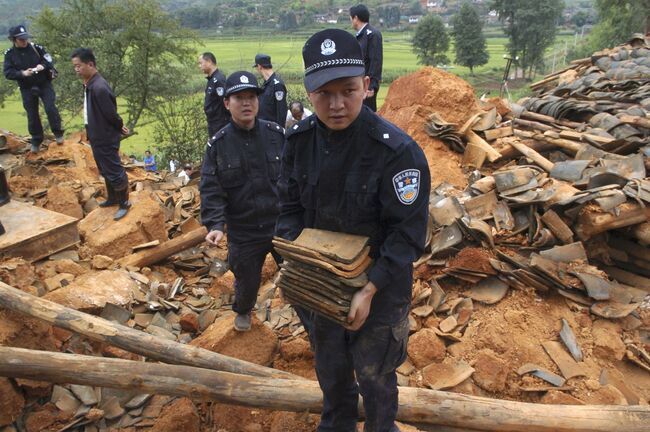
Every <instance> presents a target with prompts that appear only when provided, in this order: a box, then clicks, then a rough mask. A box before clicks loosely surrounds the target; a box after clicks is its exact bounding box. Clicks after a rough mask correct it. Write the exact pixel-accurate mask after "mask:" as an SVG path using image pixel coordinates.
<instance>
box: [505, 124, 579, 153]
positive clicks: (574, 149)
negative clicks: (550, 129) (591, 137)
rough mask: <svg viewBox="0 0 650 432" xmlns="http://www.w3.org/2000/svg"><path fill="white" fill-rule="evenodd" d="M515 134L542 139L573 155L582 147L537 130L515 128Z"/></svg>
mask: <svg viewBox="0 0 650 432" xmlns="http://www.w3.org/2000/svg"><path fill="white" fill-rule="evenodd" d="M515 135H516V136H519V137H523V138H530V139H534V140H537V141H544V142H546V143H548V144H552V145H554V146H556V147H560V148H562V149H564V150H568V151H569V152H571V153H572V154H574V155H575V154H576V153H578V151H579V150H580V149H581V148H582V144H579V143H577V142H575V141H571V140H567V139H561V138H552V137H549V136H546V135H544V134H541V133H538V132H530V131H524V130H521V129H515Z"/></svg>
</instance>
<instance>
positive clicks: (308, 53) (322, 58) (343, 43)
mask: <svg viewBox="0 0 650 432" xmlns="http://www.w3.org/2000/svg"><path fill="white" fill-rule="evenodd" d="M302 59H303V61H304V63H305V88H306V89H307V91H308V92H313V91H314V90H316V89H318V88H319V87H322V86H323V85H325V84H327V83H328V82H330V81H333V80H335V79H339V78H348V77H355V76H361V75H364V74H365V68H364V65H363V56H362V54H361V47H360V46H359V42H357V39H356V38H355V37H354V36H352V35H351V34H350V33H348V32H346V31H345V30H339V29H327V30H323V31H319V32H318V33H316V34H314V35H313V36H312V37H310V38H309V39H308V40H307V42H305V46H304V47H303V48H302Z"/></svg>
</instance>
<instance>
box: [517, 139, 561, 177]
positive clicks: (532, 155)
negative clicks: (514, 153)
mask: <svg viewBox="0 0 650 432" xmlns="http://www.w3.org/2000/svg"><path fill="white" fill-rule="evenodd" d="M510 145H511V146H513V147H514V148H516V149H517V150H518V151H519V152H520V153H521V154H523V155H524V156H526V157H527V158H528V159H530V160H532V161H533V162H535V163H536V164H537V165H539V166H540V167H542V168H543V169H544V171H546V172H551V170H552V169H553V167H554V166H555V164H554V163H553V162H551V161H550V160H548V159H546V158H545V157H544V156H542V155H541V154H539V153H537V152H536V151H535V150H533V149H532V148H530V147H528V146H527V145H526V144H524V143H520V142H516V141H513V142H511V143H510Z"/></svg>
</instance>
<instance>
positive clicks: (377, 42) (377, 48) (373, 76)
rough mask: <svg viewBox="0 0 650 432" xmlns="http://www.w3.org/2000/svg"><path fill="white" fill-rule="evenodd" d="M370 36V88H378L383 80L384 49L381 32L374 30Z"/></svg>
mask: <svg viewBox="0 0 650 432" xmlns="http://www.w3.org/2000/svg"><path fill="white" fill-rule="evenodd" d="M369 36H370V37H369V38H368V52H369V53H370V56H369V61H370V65H369V68H368V71H369V75H370V89H371V90H377V89H378V88H379V83H380V82H381V69H382V65H383V62H384V49H383V42H382V38H381V33H379V32H373V33H372V34H370V35H369Z"/></svg>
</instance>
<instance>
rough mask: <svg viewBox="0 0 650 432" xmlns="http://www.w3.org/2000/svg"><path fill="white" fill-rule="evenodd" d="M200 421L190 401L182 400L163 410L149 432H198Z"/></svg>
mask: <svg viewBox="0 0 650 432" xmlns="http://www.w3.org/2000/svg"><path fill="white" fill-rule="evenodd" d="M200 430H201V419H200V418H199V415H198V413H197V412H196V408H195V407H194V404H193V403H192V401H191V400H190V399H187V398H182V399H177V400H175V401H174V402H172V403H170V404H169V405H167V406H166V407H165V408H163V411H162V413H161V414H160V417H158V418H157V419H156V423H155V424H154V425H153V427H152V428H151V432H179V431H182V432H199V431H200Z"/></svg>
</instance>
